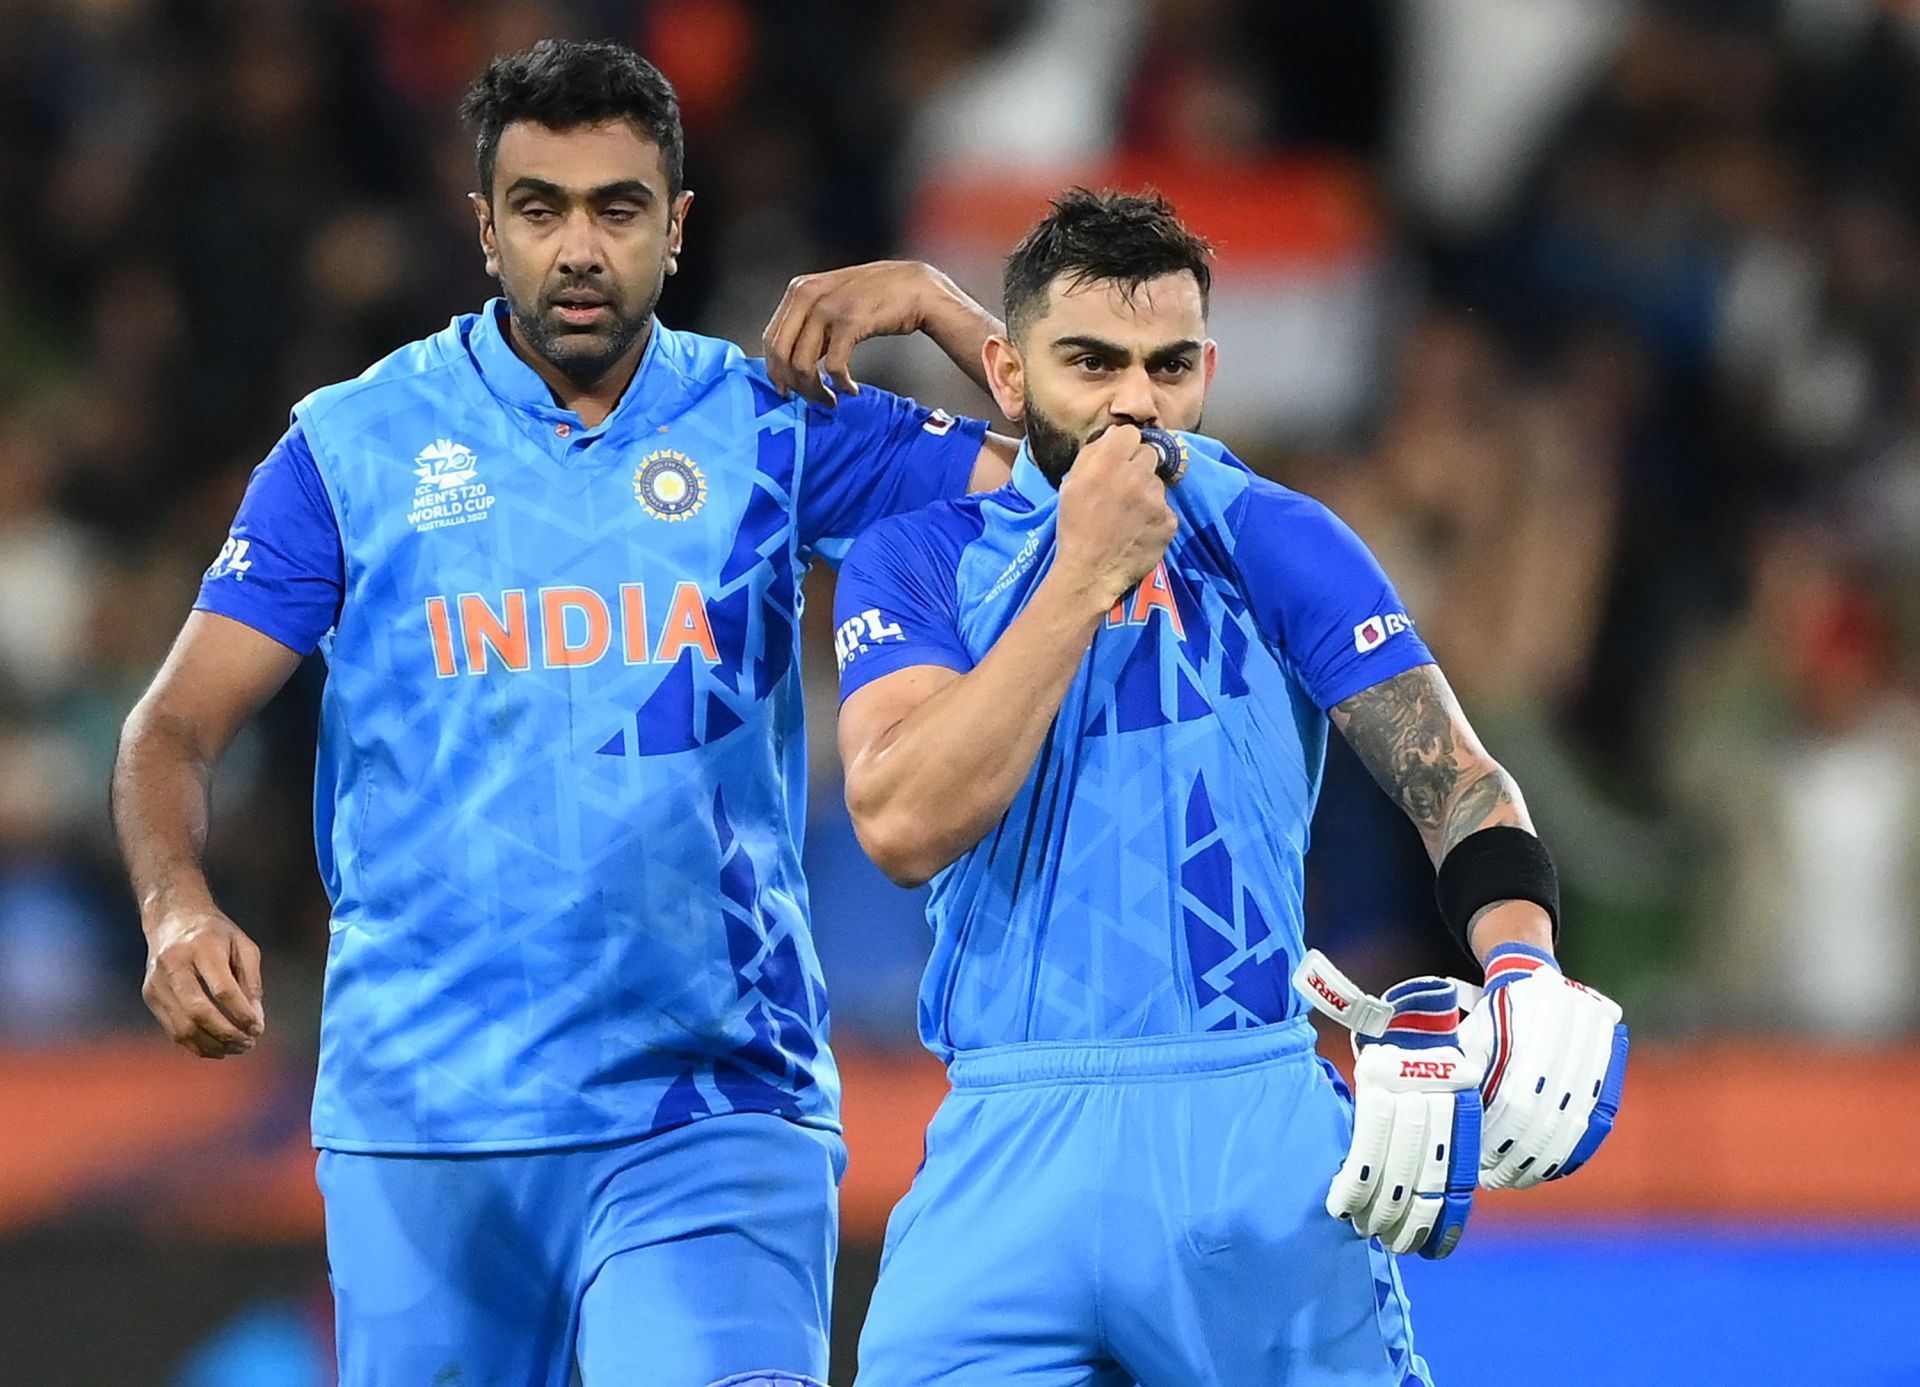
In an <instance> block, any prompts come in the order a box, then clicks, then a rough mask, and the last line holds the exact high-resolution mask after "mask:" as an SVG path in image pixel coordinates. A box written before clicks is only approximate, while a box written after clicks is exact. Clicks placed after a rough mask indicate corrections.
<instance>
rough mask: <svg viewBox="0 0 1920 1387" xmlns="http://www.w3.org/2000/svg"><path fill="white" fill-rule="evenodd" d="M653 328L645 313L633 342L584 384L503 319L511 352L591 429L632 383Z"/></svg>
mask: <svg viewBox="0 0 1920 1387" xmlns="http://www.w3.org/2000/svg"><path fill="white" fill-rule="evenodd" d="M653 327H654V320H653V318H652V317H651V316H649V317H648V318H647V325H646V327H645V328H644V329H643V330H642V331H641V333H640V335H639V336H638V337H636V338H634V339H633V345H632V346H630V347H628V348H627V349H626V350H625V351H624V352H622V353H621V354H620V356H619V357H618V359H616V360H615V361H614V363H613V364H612V365H611V366H609V367H607V369H606V370H605V371H602V372H601V373H600V375H599V377H598V378H596V379H594V380H592V381H587V382H585V383H583V382H581V381H578V380H575V379H574V378H573V377H572V376H570V375H568V374H567V373H566V372H565V371H562V370H561V369H560V368H559V367H557V366H555V365H554V364H553V363H552V362H551V361H548V360H547V359H546V358H545V357H544V356H542V355H540V353H539V352H537V351H535V350H534V349H533V347H532V346H531V345H530V344H529V343H528V342H527V340H526V339H525V338H524V337H522V336H521V335H520V324H518V323H517V322H514V321H513V320H512V319H510V318H509V319H508V322H507V341H508V342H509V343H510V344H511V345H512V347H513V350H514V354H515V355H517V356H518V357H519V358H520V359H521V360H522V361H524V362H526V363H527V365H529V366H531V367H532V368H533V371H534V374H535V375H537V376H539V377H540V379H541V380H543V381H545V382H546V386H547V389H549V390H551V391H552V392H553V398H554V399H555V401H557V402H558V403H559V405H560V407H561V408H562V409H570V410H572V411H573V412H574V413H575V414H577V415H579V416H580V422H581V423H582V424H583V425H585V426H586V427H587V428H590V429H591V428H597V427H598V426H599V425H601V424H602V423H604V422H605V421H606V418H607V416H608V415H609V414H611V413H613V411H614V408H615V406H617V405H618V404H619V403H620V397H621V396H622V395H624V394H626V393H627V387H628V386H629V385H631V384H633V376H634V372H635V371H637V370H639V368H640V358H641V357H643V356H645V355H646V354H647V343H649V342H651V341H652V340H653Z"/></svg>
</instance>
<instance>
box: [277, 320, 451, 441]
mask: <svg viewBox="0 0 1920 1387" xmlns="http://www.w3.org/2000/svg"><path fill="white" fill-rule="evenodd" d="M479 318H480V315H479V314H477V313H463V314H461V315H460V316H458V317H456V318H454V319H453V320H452V321H451V322H449V323H448V324H447V325H446V326H445V327H444V328H442V329H441V330H440V331H438V332H436V333H434V334H433V335H432V336H430V337H422V338H419V339H418V340H417V341H413V342H409V343H407V344H406V345H405V346H403V347H399V348H396V349H395V350H394V351H391V352H388V353H387V354H386V355H385V356H383V357H381V358H380V359H379V360H378V361H376V362H374V363H373V364H372V365H371V366H369V367H367V369H366V370H364V371H362V372H361V373H360V374H359V375H357V376H355V377H353V379H351V380H343V381H339V382H336V383H335V384H332V385H323V386H321V387H320V388H319V389H318V390H315V391H312V392H311V393H310V394H308V395H307V396H306V398H304V399H302V400H301V401H300V402H299V403H298V404H296V405H295V406H294V407H293V416H294V419H295V420H296V421H297V422H299V423H301V424H303V425H313V424H319V423H322V422H324V421H326V420H327V419H329V418H331V417H332V416H334V415H336V414H339V413H341V412H342V411H343V410H344V411H346V412H349V413H351V412H358V411H360V410H366V409H369V408H371V409H376V410H378V409H383V408H390V407H391V405H392V401H393V400H394V398H395V397H396V396H400V395H414V394H420V393H423V392H430V391H432V390H433V389H434V388H435V387H436V385H438V384H439V382H438V380H437V379H436V378H438V377H442V376H445V375H447V374H450V373H452V372H455V371H457V370H459V369H460V367H461V366H462V364H463V363H465V362H466V359H467V335H468V334H469V333H470V332H471V331H472V330H473V326H474V324H475V323H477V322H478V321H479Z"/></svg>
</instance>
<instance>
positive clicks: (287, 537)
mask: <svg viewBox="0 0 1920 1387" xmlns="http://www.w3.org/2000/svg"><path fill="white" fill-rule="evenodd" d="M345 591H346V563H345V558H344V553H343V550H342V548H341V543H340V525H339V522H338V520H336V519H335V517H334V513H333V506H332V503H331V502H329V501H328V499H327V493H326V487H325V485H324V484H323V483H322V482H321V480H320V472H319V469H318V468H317V467H316V466H315V465H314V461H313V452H312V450H311V449H310V448H309V447H308V446H307V439H306V435H305V434H304V433H303V432H302V431H301V428H300V425H299V424H298V423H295V424H294V425H293V427H291V428H290V429H288V430H287V432H286V435H285V436H284V437H283V438H281V440H280V441H279V442H278V443H276V444H274V446H273V451H272V452H270V453H268V454H267V456H266V459H265V461H263V462H262V463H261V464H260V465H259V466H258V467H256V468H254V469H253V477H252V478H251V479H250V480H249V481H248V482H247V494H246V495H245V496H244V497H243V498H242V499H241V501H240V512H239V514H238V515H236V516H235V517H234V521H233V529H232V530H231V531H230V532H229V533H228V535H227V542H226V543H225V544H224V545H222V546H221V548H220V556H219V557H218V558H217V559H215V560H214V561H213V566H212V567H211V568H209V569H208V570H207V573H206V576H205V577H204V578H202V579H201V581H200V596H199V598H198V600H196V601H195V602H194V604H193V605H194V609H195V610H196V611H202V612H215V613H218V614H219V615H221V616H225V617H231V618H233V619H234V620H235V621H239V622H244V623H245V624H246V625H248V626H251V627H253V629H254V630H256V631H258V632H260V633H261V634H262V635H266V636H271V637H272V638H273V639H274V640H277V641H279V642H280V644H282V645H284V646H286V647H287V648H288V649H289V650H292V651H295V652H296V653H298V654H301V655H306V654H310V653H311V652H312V651H313V650H314V649H315V648H316V647H317V646H318V645H319V644H320V641H321V638H322V637H324V636H325V635H326V634H327V632H328V631H330V630H332V629H333V627H334V626H335V624H336V623H337V622H338V621H339V619H340V603H341V599H342V597H343V595H344V594H345Z"/></svg>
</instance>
